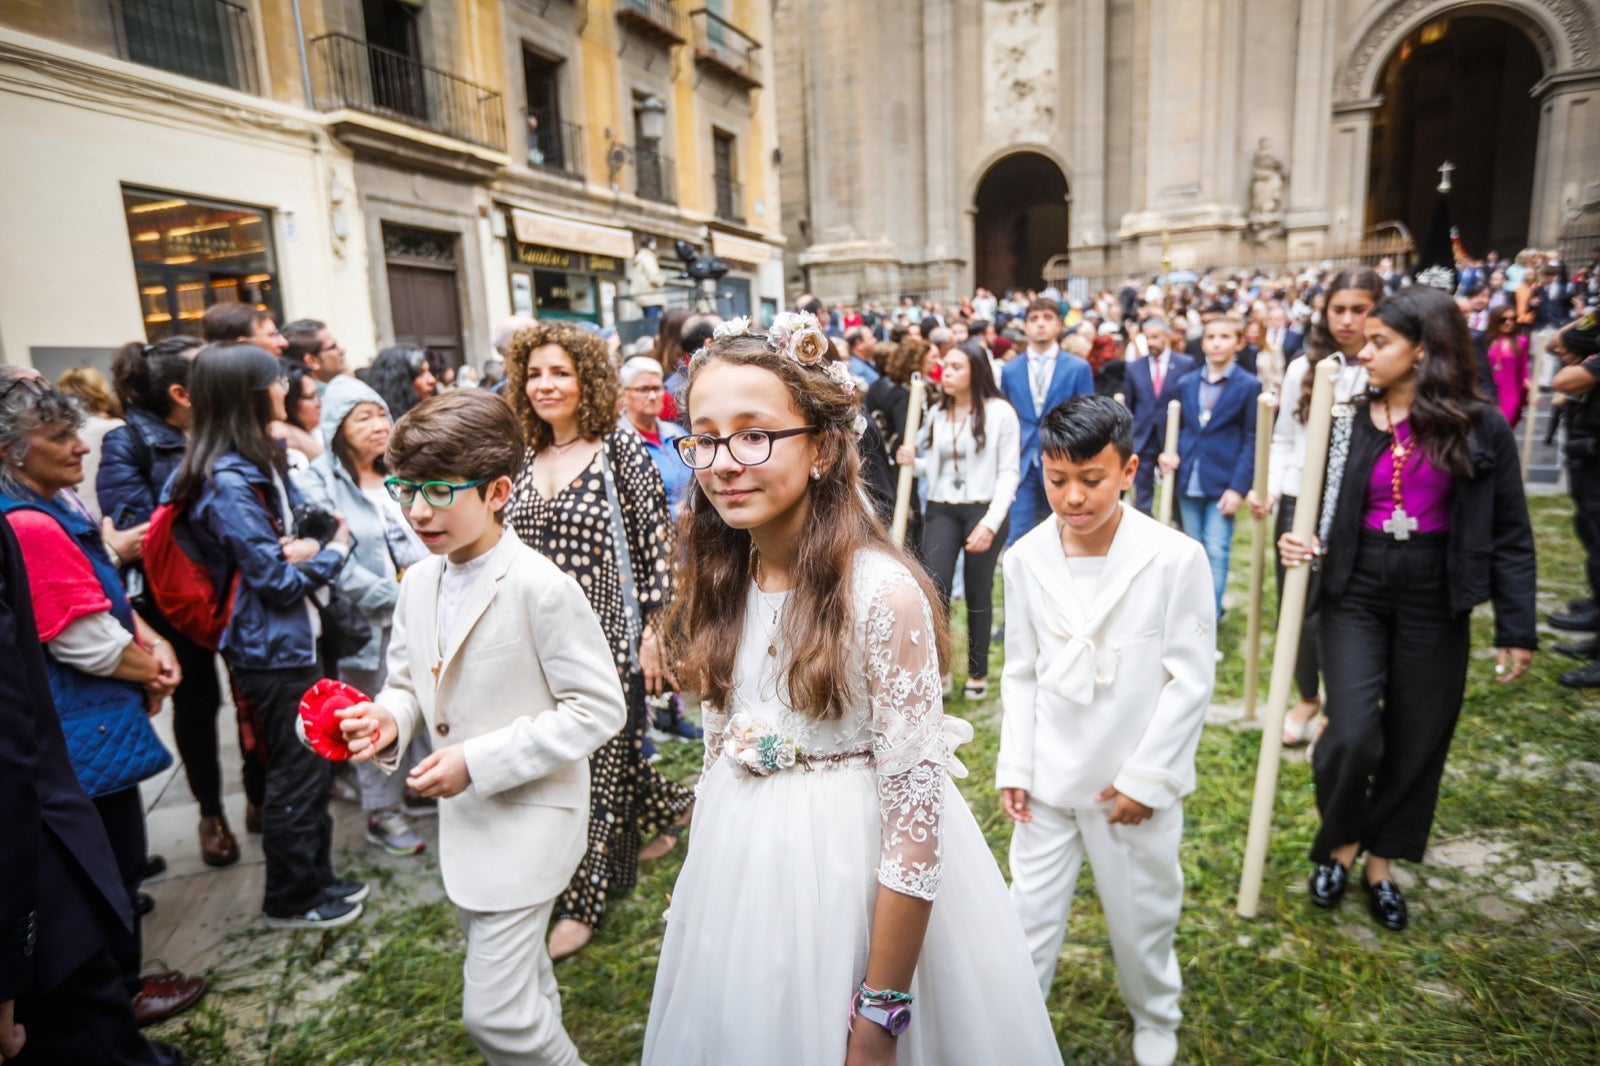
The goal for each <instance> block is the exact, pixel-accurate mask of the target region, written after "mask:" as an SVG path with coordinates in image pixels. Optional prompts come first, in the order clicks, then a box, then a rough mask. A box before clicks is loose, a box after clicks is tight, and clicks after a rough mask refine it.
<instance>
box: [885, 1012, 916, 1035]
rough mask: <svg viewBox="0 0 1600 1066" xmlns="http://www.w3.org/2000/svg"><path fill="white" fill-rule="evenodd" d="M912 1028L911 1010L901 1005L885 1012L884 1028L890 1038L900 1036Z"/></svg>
mask: <svg viewBox="0 0 1600 1066" xmlns="http://www.w3.org/2000/svg"><path fill="white" fill-rule="evenodd" d="M910 1026H911V1008H910V1007H907V1006H905V1005H904V1004H901V1005H899V1006H894V1007H890V1008H889V1009H888V1010H886V1011H884V1019H883V1027H884V1028H885V1029H887V1030H889V1035H890V1036H899V1035H900V1034H901V1033H903V1032H905V1031H906V1029H908V1028H909V1027H910Z"/></svg>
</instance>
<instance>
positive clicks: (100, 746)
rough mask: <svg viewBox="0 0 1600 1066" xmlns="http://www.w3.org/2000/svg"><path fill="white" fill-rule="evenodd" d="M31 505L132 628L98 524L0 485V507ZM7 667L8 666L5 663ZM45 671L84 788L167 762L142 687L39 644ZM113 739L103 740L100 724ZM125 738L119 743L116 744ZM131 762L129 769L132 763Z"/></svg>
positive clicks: (133, 779)
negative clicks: (61, 658)
mask: <svg viewBox="0 0 1600 1066" xmlns="http://www.w3.org/2000/svg"><path fill="white" fill-rule="evenodd" d="M24 509H26V510H33V511H38V512H39V513H41V514H44V515H47V516H49V517H50V518H52V519H54V520H55V521H56V522H57V523H58V524H59V525H60V526H61V528H62V529H63V530H64V531H65V532H66V534H67V535H68V536H69V537H71V538H72V541H73V543H74V544H76V545H77V547H78V550H79V551H81V552H83V554H84V556H85V557H86V558H87V559H88V560H89V566H90V567H91V568H92V569H93V570H94V575H95V577H96V578H97V579H99V582H100V588H101V590H102V591H104V592H105V594H106V599H108V600H110V601H111V616H112V617H113V618H115V619H116V620H117V622H118V624H120V625H121V626H122V628H124V629H126V630H127V631H128V632H130V633H133V632H135V630H134V625H133V607H132V605H130V604H129V603H128V597H127V594H126V593H124V592H123V590H122V581H121V580H120V579H119V578H118V577H117V571H116V568H115V567H113V566H112V565H111V560H110V558H108V557H107V555H106V550H105V545H104V544H103V543H102V542H101V540H100V529H99V527H98V526H96V525H95V523H93V522H91V521H89V520H88V519H87V518H84V517H83V516H82V515H80V514H78V513H77V512H76V511H74V510H72V509H71V508H70V507H64V506H62V505H61V504H60V503H59V502H57V501H55V500H47V499H45V498H43V497H42V496H37V495H34V494H33V493H28V494H27V496H25V497H18V496H11V495H8V494H5V493H0V513H4V514H7V515H9V514H11V513H12V512H13V511H18V510H24ZM9 668H10V667H9V666H8V669H9ZM45 673H46V676H48V678H49V679H50V695H51V697H52V698H53V699H54V701H55V705H56V710H57V712H58V713H59V714H60V715H61V726H62V729H63V731H64V732H65V733H66V737H67V751H68V753H69V754H70V755H71V756H72V769H73V771H74V772H75V773H76V774H77V777H78V781H79V782H80V783H81V784H82V785H83V788H84V791H86V792H88V793H89V795H90V796H96V797H97V796H109V795H111V794H113V793H116V792H121V791H122V790H123V789H126V788H131V787H133V786H134V785H136V784H138V783H139V781H140V780H141V779H142V778H145V777H149V776H151V775H152V774H153V773H155V772H157V771H158V770H160V769H164V768H165V767H167V766H170V765H172V756H171V755H170V754H168V753H167V752H166V751H165V750H164V749H163V748H162V747H161V741H160V740H158V739H157V738H156V735H155V733H154V731H153V730H152V729H150V727H149V723H148V722H147V721H146V717H145V701H144V690H143V688H141V687H140V686H139V685H138V684H136V683H135V682H132V681H120V680H118V679H116V678H114V677H96V676H95V675H93V674H88V673H85V672H83V671H82V670H79V669H77V668H76V667H72V666H67V665H65V664H64V663H60V662H58V661H56V657H55V656H54V655H52V654H50V649H49V647H48V646H46V648H45ZM108 727H109V728H111V733H110V735H111V736H113V737H116V738H117V739H118V743H117V744H107V743H105V742H104V737H105V736H106V735H107V729H108ZM120 743H126V744H128V745H129V747H128V748H127V749H126V750H124V749H123V748H122V747H120V746H119V744H120ZM136 767H138V768H139V769H138V770H137V772H136V771H135V768H136Z"/></svg>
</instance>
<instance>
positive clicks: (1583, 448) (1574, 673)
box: [1550, 310, 1600, 688]
mask: <svg viewBox="0 0 1600 1066" xmlns="http://www.w3.org/2000/svg"><path fill="white" fill-rule="evenodd" d="M1556 354H1557V355H1558V356H1559V357H1560V359H1561V362H1562V364H1563V365H1562V368H1561V369H1560V370H1559V371H1558V372H1557V373H1556V376H1555V379H1554V380H1553V381H1552V382H1551V385H1552V387H1554V389H1555V390H1556V391H1557V392H1559V393H1561V394H1563V395H1564V396H1565V397H1566V401H1567V402H1566V404H1565V405H1564V408H1565V411H1566V422H1567V481H1568V484H1569V486H1570V490H1571V492H1572V500H1573V503H1574V505H1575V514H1574V523H1575V524H1576V526H1577V532H1578V540H1579V541H1580V542H1582V544H1583V548H1584V551H1585V552H1586V553H1587V554H1588V558H1587V559H1586V560H1585V569H1586V571H1587V573H1588V577H1589V591H1590V595H1591V597H1592V598H1591V599H1588V600H1579V601H1574V602H1573V603H1572V604H1570V605H1569V609H1568V610H1567V611H1566V612H1564V613H1562V614H1556V615H1552V616H1551V618H1550V624H1551V625H1552V626H1554V627H1556V628H1557V629H1566V630H1574V631H1578V632H1587V633H1597V634H1600V389H1597V388H1595V385H1596V384H1597V383H1600V316H1597V315H1596V313H1595V311H1593V310H1590V311H1589V312H1587V313H1586V314H1584V315H1583V317H1581V318H1579V319H1578V320H1577V321H1576V322H1574V323H1572V324H1571V325H1570V326H1567V327H1566V328H1565V329H1563V330H1562V331H1561V332H1560V333H1558V334H1557V335H1556ZM1556 650H1557V651H1558V652H1561V653H1562V654H1564V655H1570V656H1572V657H1573V658H1575V659H1583V660H1586V664H1585V665H1584V666H1581V667H1579V668H1578V669H1576V670H1570V671H1568V672H1567V673H1565V674H1562V675H1561V679H1560V680H1561V683H1562V684H1563V685H1566V686H1568V687H1569V688H1600V636H1591V637H1589V638H1588V639H1587V640H1581V641H1577V642H1575V643H1570V644H1557V645H1556Z"/></svg>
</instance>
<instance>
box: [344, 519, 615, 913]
mask: <svg viewBox="0 0 1600 1066" xmlns="http://www.w3.org/2000/svg"><path fill="white" fill-rule="evenodd" d="M443 574H444V558H443V556H437V555H435V556H430V557H429V558H428V559H426V560H425V561H423V562H421V563H418V564H417V565H416V566H413V567H411V568H410V569H409V570H407V571H406V574H405V578H404V580H403V581H401V583H400V599H399V602H398V603H396V605H395V612H394V629H393V632H392V633H391V635H390V638H389V678H388V684H387V685H385V687H384V689H383V691H382V692H380V693H379V694H378V696H377V702H378V703H380V704H382V705H383V706H384V707H386V708H388V709H389V711H391V712H392V713H393V714H394V717H395V721H396V722H398V723H399V724H400V736H399V739H398V741H397V743H396V744H395V746H394V747H393V748H392V749H389V750H387V751H386V752H385V753H384V756H387V758H385V757H384V756H380V757H378V758H377V759H375V760H374V761H375V762H376V763H377V765H378V766H380V767H381V768H383V769H384V770H385V771H387V772H389V773H394V772H395V770H396V769H397V763H398V760H399V753H401V752H403V751H405V749H406V745H407V744H408V743H410V741H411V738H412V737H414V736H416V735H417V734H418V733H422V732H425V733H426V734H427V735H428V738H429V739H430V740H431V741H432V742H433V746H434V747H435V748H440V747H444V746H446V745H449V744H462V745H464V746H465V748H466V756H467V769H468V771H469V772H470V773H471V775H472V784H471V785H470V786H469V787H468V788H467V790H466V791H465V792H462V793H461V794H460V795H458V796H452V797H451V798H449V799H446V800H443V801H441V802H440V804H439V869H440V872H441V873H442V874H443V875H444V887H445V892H446V893H447V894H448V895H449V897H450V899H451V901H452V902H453V903H455V904H457V905H458V906H461V907H465V908H467V909H469V910H480V911H501V910H514V909H517V908H521V907H531V906H535V905H537V904H540V903H543V902H545V901H546V900H550V899H554V898H555V897H556V896H557V895H559V894H560V893H561V892H562V890H563V889H565V888H566V887H567V882H568V880H570V879H571V877H572V873H573V871H574V870H576V869H577V867H578V860H579V859H580V858H581V857H582V855H583V849H584V842H585V838H586V837H587V834H588V825H589V763H588V758H589V755H590V754H591V753H592V752H594V751H595V749H597V748H599V747H600V745H602V744H604V743H605V742H606V741H607V740H610V739H611V738H612V737H613V736H615V735H616V733H617V731H618V730H620V729H621V728H622V725H623V721H624V718H625V716H626V711H625V705H624V703H623V697H622V685H621V683H620V682H619V681H618V680H617V668H616V664H615V662H614V661H613V659H612V657H611V647H610V645H609V644H607V643H606V638H605V634H604V633H603V632H602V631H601V629H600V621H599V619H597V618H596V617H595V614H594V611H593V610H591V609H590V607H589V601H588V600H587V599H586V598H585V597H584V594H583V590H582V589H580V588H579V587H578V583H577V582H576V581H574V580H573V579H572V578H571V577H569V576H568V575H567V574H565V573H563V572H562V571H561V570H559V569H557V567H556V565H555V564H554V563H552V562H550V560H548V559H546V558H545V557H544V556H542V555H540V554H539V553H538V552H536V551H534V550H533V549H532V548H529V547H528V546H526V545H525V544H523V543H522V542H521V541H520V540H518V539H517V536H516V534H515V533H513V532H512V531H511V530H510V528H507V529H506V530H505V532H504V533H503V534H502V535H501V538H500V543H499V544H497V545H495V546H494V547H493V548H492V549H490V557H489V561H488V562H487V563H486V564H485V565H484V568H483V570H482V571H481V572H480V573H479V574H478V578H477V582H476V584H474V585H473V586H472V588H471V589H470V590H469V592H468V593H467V597H466V599H465V600H464V601H463V603H462V605H461V610H460V614H459V617H458V619H457V621H456V632H455V634H454V635H453V636H452V638H451V640H450V643H449V644H448V645H447V646H444V647H443V649H442V650H441V645H440V643H439V633H438V606H439V583H440V579H441V578H442V576H443Z"/></svg>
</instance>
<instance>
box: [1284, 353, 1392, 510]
mask: <svg viewBox="0 0 1600 1066" xmlns="http://www.w3.org/2000/svg"><path fill="white" fill-rule="evenodd" d="M1329 358H1332V359H1338V358H1340V356H1338V355H1337V354H1335V355H1332V356H1330V357H1329ZM1308 365H1309V364H1307V362H1306V357H1305V356H1303V355H1302V356H1297V357H1296V358H1295V360H1294V362H1292V363H1290V364H1289V369H1287V370H1285V371H1284V372H1283V386H1282V387H1281V388H1280V389H1279V390H1278V416H1277V418H1278V420H1277V421H1276V422H1275V423H1273V426H1272V452H1271V459H1270V461H1269V463H1268V466H1267V495H1268V496H1270V497H1272V499H1274V500H1276V499H1278V498H1279V497H1280V496H1295V497H1298V496H1299V495H1300V473H1301V471H1302V470H1304V469H1305V465H1306V426H1305V423H1304V422H1302V421H1300V420H1299V419H1298V418H1296V417H1295V416H1294V412H1295V408H1297V407H1299V406H1300V389H1301V387H1302V385H1303V384H1304V382H1305V379H1306V367H1307V366H1308ZM1366 391H1367V368H1366V367H1364V366H1362V365H1361V364H1360V363H1352V362H1349V361H1346V362H1345V364H1344V365H1343V366H1341V367H1340V368H1339V376H1338V377H1336V378H1334V379H1333V399H1334V402H1335V403H1349V402H1350V401H1351V400H1352V399H1353V398H1354V397H1356V396H1360V395H1361V394H1362V393H1364V392H1366Z"/></svg>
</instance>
